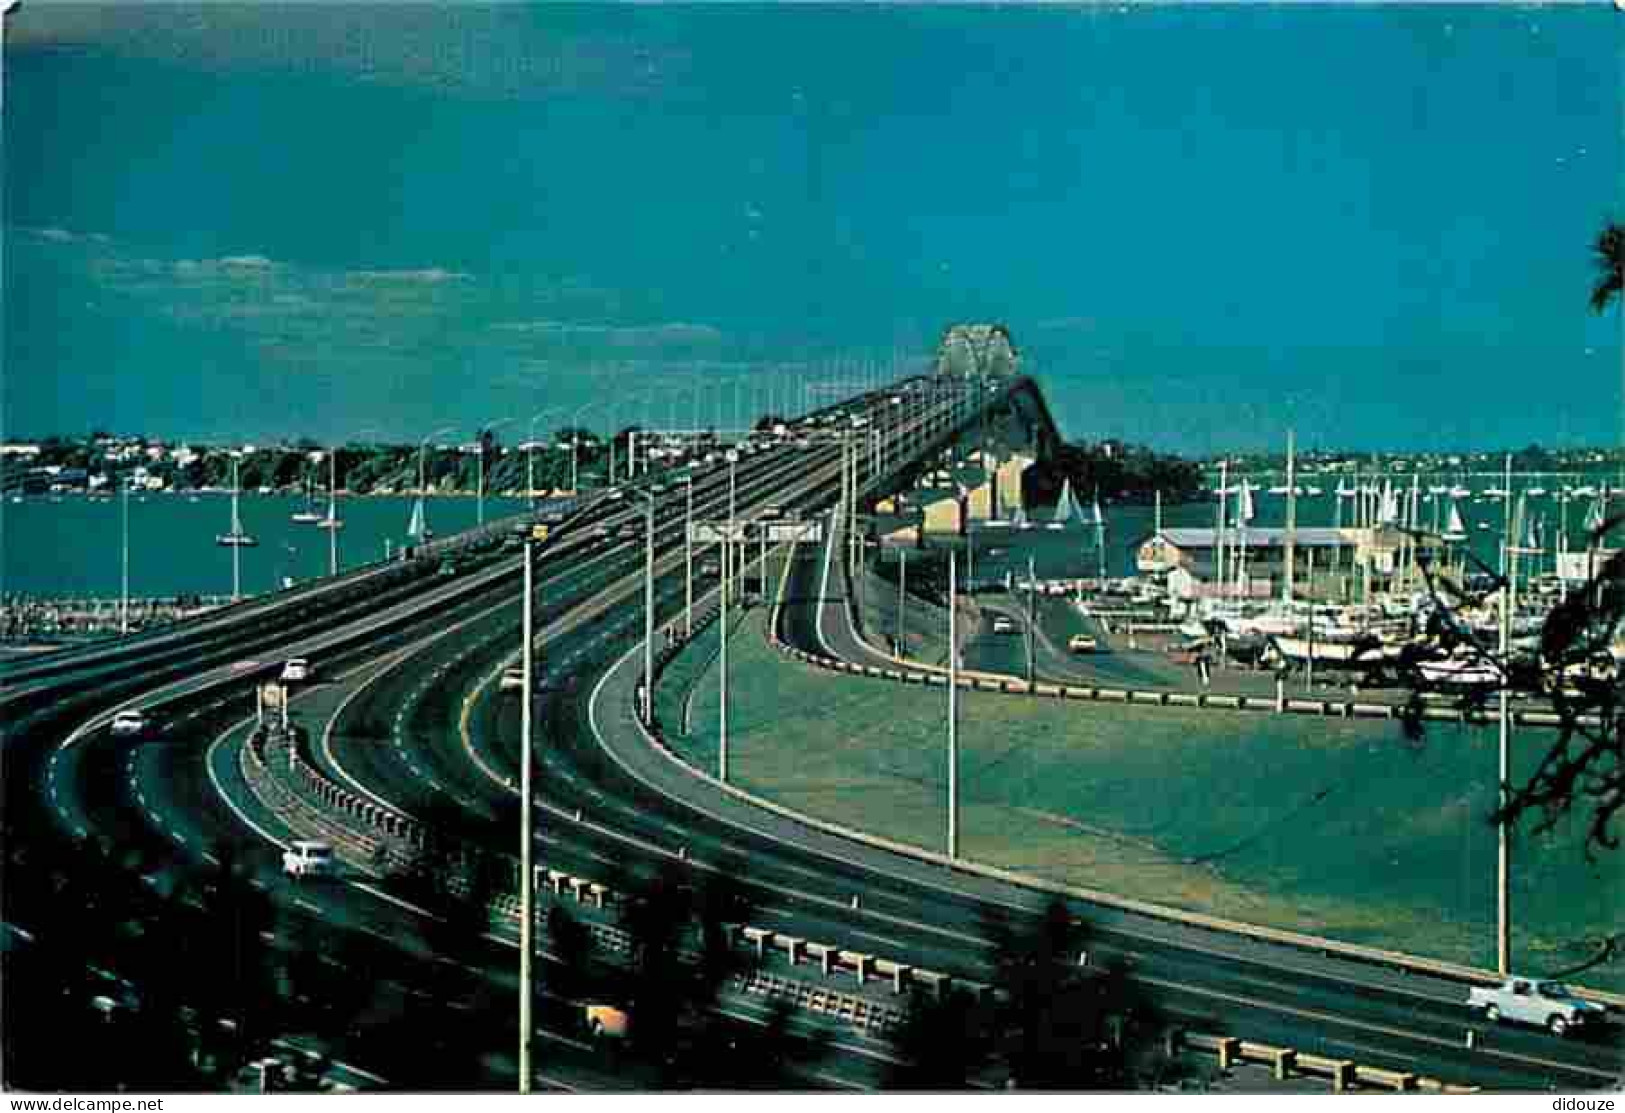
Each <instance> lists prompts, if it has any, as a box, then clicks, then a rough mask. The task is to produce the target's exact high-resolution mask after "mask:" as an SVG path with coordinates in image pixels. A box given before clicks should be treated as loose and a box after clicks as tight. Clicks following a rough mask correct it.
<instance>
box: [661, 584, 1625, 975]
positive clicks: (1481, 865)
mask: <svg viewBox="0 0 1625 1113" xmlns="http://www.w3.org/2000/svg"><path fill="white" fill-rule="evenodd" d="M766 614H767V611H766V609H765V608H757V609H754V610H752V611H751V612H750V613H749V615H748V617H747V618H746V619H745V620H744V625H743V627H742V628H741V629H739V630H738V633H739V634H740V636H739V637H737V638H734V639H732V640H731V642H730V648H729V653H730V661H731V668H730V700H731V703H730V733H731V741H730V765H731V772H732V775H733V779H734V781H735V783H736V784H738V785H739V786H740V787H742V788H744V789H746V790H747V791H751V792H755V793H758V794H760V795H763V796H766V797H768V798H771V799H774V800H777V801H779V802H781V803H783V804H785V805H787V806H789V807H792V808H795V809H798V810H800V811H804V812H806V813H808V814H811V815H815V816H818V817H821V818H824V819H827V820H831V821H834V822H837V823H843V824H848V825H851V826H854V827H859V828H862V829H864V830H867V831H870V832H872V833H874V834H877V835H882V836H885V837H887V838H891V839H896V840H899V841H903V842H911V843H914V844H916V845H920V846H924V847H929V848H931V849H933V850H940V849H942V847H943V843H944V834H945V830H944V829H945V823H946V811H945V806H944V802H943V790H944V785H945V782H946V776H945V761H944V756H945V755H944V752H943V751H944V736H945V715H946V695H945V693H943V692H941V691H931V690H924V689H919V688H914V687H903V686H900V685H897V684H893V683H890V682H885V681H878V680H859V679H853V678H847V677H837V676H835V675H832V674H829V673H826V672H823V671H822V670H819V669H816V668H813V667H812V666H808V665H803V664H801V663H799V662H796V661H792V660H789V659H786V658H783V657H781V656H779V655H778V654H777V653H776V652H774V651H773V650H772V648H771V647H769V646H768V645H767V644H766V642H765V640H764V639H763V636H762V623H763V621H764V619H765V617H766ZM714 648H715V635H714V632H708V633H707V635H706V637H705V638H702V639H699V640H698V641H697V642H696V644H695V645H694V646H692V647H690V649H689V650H687V651H685V653H684V655H683V656H682V657H681V658H680V659H679V660H678V661H677V662H675V663H674V666H673V670H672V671H671V672H670V673H668V676H669V677H670V678H672V679H673V680H677V681H679V683H680V680H681V678H682V676H683V672H682V670H683V669H684V668H687V669H690V670H693V669H695V668H698V667H699V666H700V665H702V664H708V663H711V662H712V661H713V650H714ZM679 683H667V684H664V685H663V686H662V687H663V690H662V692H661V694H660V699H661V700H662V701H667V700H672V699H674V698H680V697H679V696H677V690H678V689H679ZM963 696H964V698H963V699H962V701H961V728H960V748H961V770H960V783H961V785H962V792H963V797H962V800H961V824H962V826H961V834H960V838H961V849H962V853H963V854H965V855H966V856H967V857H970V858H972V859H975V860H978V861H982V862H986V863H989V864H993V865H999V866H1004V867H1008V868H1012V869H1018V870H1021V871H1023V872H1026V873H1030V874H1033V875H1035V876H1040V877H1046V878H1051V879H1054V880H1058V881H1066V882H1071V883H1075V884H1079V885H1087V886H1090V887H1093V888H1098V889H1103V890H1106V891H1109V892H1113V893H1118V894H1121V895H1123V896H1130V897H1136V898H1140V899H1145V900H1153V901H1157V902H1159V903H1164V904H1170V905H1176V906H1179V907H1182V908H1186V909H1192V910H1198V911H1204V912H1210V913H1213V914H1217V915H1221V916H1227V917H1232V918H1235V919H1239V920H1245V921H1248V922H1252V923H1259V924H1268V925H1271V926H1275V927H1281V928H1287V929H1291V930H1297V931H1304V932H1311V933H1315V934H1323V935H1327V936H1330V937H1332V938H1335V939H1340V940H1345V941H1348V942H1357V943H1365V944H1369V945H1373V946H1381V947H1391V948H1394V949H1398V950H1404V951H1408V952H1412V953H1416V954H1425V955H1433V956H1437V957H1442V958H1448V959H1453V960H1456V961H1462V962H1470V963H1473V964H1477V965H1493V960H1494V945H1493V936H1494V923H1495V881H1494V868H1495V858H1496V848H1495V833H1494V830H1493V829H1492V828H1491V827H1490V826H1489V824H1488V823H1487V821H1486V817H1487V816H1488V814H1489V811H1490V808H1491V805H1492V802H1493V796H1494V785H1493V778H1494V770H1495V749H1496V736H1495V732H1494V729H1493V728H1489V729H1484V728H1479V729H1469V728H1464V727H1458V726H1446V725H1443V724H1434V725H1433V726H1432V727H1431V728H1430V732H1429V734H1428V737H1427V739H1426V741H1425V743H1423V744H1422V745H1420V746H1416V745H1411V744H1408V743H1406V742H1405V741H1404V740H1403V738H1402V737H1401V736H1400V734H1399V731H1398V728H1397V727H1396V726H1394V725H1391V724H1387V723H1375V722H1360V721H1354V722H1344V721H1340V720H1321V719H1309V718H1304V717H1300V716H1282V717H1276V716H1271V715H1262V714H1257V713H1246V714H1242V713H1235V712H1219V711H1208V712H1201V711H1196V710H1186V709H1164V708H1146V707H1138V708H1130V707H1123V706H1115V705H1113V706H1105V705H1088V704H1075V703H1066V704H1061V703H1054V702H1050V701H1045V700H1025V699H1015V698H1011V697H999V696H996V695H992V694H986V693H964V694H963ZM666 706H667V704H665V703H664V702H662V707H666ZM663 719H664V721H666V722H667V723H668V724H672V726H671V729H670V731H669V733H670V737H671V739H672V742H673V745H674V746H676V747H677V748H678V749H679V751H680V752H682V753H683V754H684V755H685V756H686V757H688V758H689V759H690V760H691V761H693V762H694V763H695V764H697V765H698V766H699V767H701V768H703V769H707V770H714V769H715V768H716V731H717V688H716V684H715V672H714V666H713V667H711V668H708V669H707V675H706V676H705V677H704V679H703V681H702V683H701V684H700V686H699V688H698V693H697V695H696V697H695V700H694V707H693V724H692V727H693V729H692V733H691V734H689V735H688V736H686V737H683V736H679V735H678V733H677V730H676V724H677V723H678V722H680V718H679V717H678V716H677V715H676V714H675V713H673V712H672V711H666V712H664V713H663ZM1549 737H1550V736H1549V735H1547V734H1545V733H1537V732H1524V733H1521V734H1520V735H1519V736H1518V742H1517V748H1516V750H1515V758H1516V761H1515V768H1514V775H1515V776H1518V775H1520V770H1521V771H1522V772H1527V771H1528V769H1529V768H1531V767H1532V766H1533V764H1534V763H1535V761H1536V760H1537V759H1538V758H1539V756H1540V754H1541V752H1542V751H1543V748H1544V746H1545V744H1546V742H1547V741H1548V739H1549ZM1583 833H1584V828H1583V825H1582V824H1581V823H1580V822H1578V821H1576V822H1572V823H1567V824H1565V825H1563V826H1562V827H1560V828H1559V829H1558V830H1557V831H1555V832H1553V833H1552V834H1550V835H1548V836H1545V837H1542V838H1540V839H1538V840H1537V839H1534V838H1532V837H1529V836H1527V835H1523V836H1522V837H1520V838H1519V840H1518V842H1517V843H1516V849H1515V854H1514V862H1515V866H1514V874H1513V877H1514V898H1513V899H1514V925H1515V928H1516V935H1515V939H1514V953H1515V956H1517V965H1518V966H1519V967H1520V968H1522V969H1525V970H1528V971H1531V972H1534V973H1546V972H1555V971H1559V970H1562V969H1563V968H1565V967H1568V966H1572V965H1575V964H1577V963H1579V962H1580V961H1583V959H1584V958H1585V957H1587V956H1588V955H1589V954H1590V953H1591V950H1590V948H1588V947H1587V946H1586V945H1585V944H1584V941H1585V940H1594V939H1597V938H1600V937H1602V936H1605V935H1608V934H1611V933H1612V932H1613V931H1615V930H1617V910H1618V908H1619V906H1620V902H1621V897H1622V896H1625V884H1622V882H1625V859H1622V858H1621V857H1619V856H1618V855H1604V856H1602V858H1601V860H1600V862H1599V864H1597V865H1595V866H1593V865H1590V864H1588V863H1587V862H1586V861H1585V858H1584V856H1583V854H1582V850H1581V840H1582V838H1583ZM1580 980H1582V981H1583V982H1585V983H1586V984H1595V985H1599V986H1601V985H1607V986H1611V987H1615V988H1625V969H1621V968H1620V967H1618V966H1616V967H1614V968H1613V970H1611V971H1610V970H1609V969H1607V968H1601V969H1593V970H1591V971H1587V972H1586V973H1585V975H1584V976H1583V978H1582V979H1580Z"/></svg>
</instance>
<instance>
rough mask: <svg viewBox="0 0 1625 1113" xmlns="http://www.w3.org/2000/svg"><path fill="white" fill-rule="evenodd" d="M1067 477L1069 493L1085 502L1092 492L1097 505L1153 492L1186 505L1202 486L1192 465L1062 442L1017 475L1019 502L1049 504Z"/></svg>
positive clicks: (1147, 497) (1128, 449) (1143, 498)
mask: <svg viewBox="0 0 1625 1113" xmlns="http://www.w3.org/2000/svg"><path fill="white" fill-rule="evenodd" d="M1069 479H1070V480H1071V481H1072V491H1073V493H1074V494H1075V495H1076V496H1077V497H1078V498H1079V499H1081V500H1083V501H1085V502H1087V501H1088V500H1089V499H1090V498H1091V497H1092V496H1093V494H1094V492H1095V491H1097V490H1098V491H1099V492H1100V497H1101V500H1102V501H1103V502H1113V503H1149V502H1151V501H1152V500H1153V499H1154V498H1155V497H1156V492H1158V491H1161V492H1162V497H1163V499H1164V501H1166V502H1186V501H1190V500H1192V499H1195V498H1197V497H1199V494H1200V491H1201V487H1202V473H1201V469H1200V468H1199V467H1197V465H1196V464H1195V463H1193V462H1192V461H1189V460H1184V459H1181V458H1179V457H1177V456H1167V455H1163V454H1162V453H1159V452H1155V451H1153V450H1151V449H1149V448H1143V447H1141V446H1138V445H1125V444H1121V443H1118V442H1115V441H1103V442H1101V443H1099V444H1063V445H1061V446H1060V447H1059V448H1058V449H1057V450H1056V452H1055V454H1054V456H1053V457H1051V458H1050V459H1048V460H1041V461H1039V462H1038V463H1036V464H1034V465H1033V466H1032V467H1030V468H1028V469H1027V471H1026V472H1025V473H1023V475H1022V499H1023V500H1024V501H1025V502H1026V503H1027V504H1028V505H1029V506H1031V505H1034V504H1037V505H1046V504H1049V503H1053V502H1054V501H1055V500H1056V499H1058V498H1059V497H1060V495H1061V486H1062V484H1063V483H1064V482H1065V481H1066V480H1069Z"/></svg>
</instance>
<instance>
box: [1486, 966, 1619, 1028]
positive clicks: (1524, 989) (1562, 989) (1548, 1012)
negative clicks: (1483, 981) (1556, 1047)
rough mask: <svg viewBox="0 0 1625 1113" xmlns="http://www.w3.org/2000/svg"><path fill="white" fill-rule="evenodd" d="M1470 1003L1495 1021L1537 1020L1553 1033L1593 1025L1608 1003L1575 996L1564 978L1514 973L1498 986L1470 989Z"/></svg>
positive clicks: (1603, 1014) (1600, 1017)
mask: <svg viewBox="0 0 1625 1113" xmlns="http://www.w3.org/2000/svg"><path fill="white" fill-rule="evenodd" d="M1467 1007H1468V1008H1470V1009H1482V1010H1483V1012H1484V1019H1486V1020H1488V1021H1489V1022H1490V1023H1492V1024H1495V1023H1498V1022H1499V1021H1501V1020H1502V1019H1506V1020H1516V1021H1521V1022H1522V1023H1524V1024H1538V1025H1540V1026H1542V1027H1544V1028H1547V1029H1549V1030H1550V1031H1551V1033H1552V1034H1553V1035H1554V1036H1561V1035H1564V1034H1566V1033H1568V1032H1571V1031H1573V1030H1575V1029H1576V1028H1585V1027H1590V1026H1592V1025H1595V1024H1598V1023H1599V1022H1601V1021H1603V1020H1604V1019H1606V1017H1607V1016H1608V1007H1607V1006H1606V1005H1602V1004H1599V1003H1598V1002H1596V1001H1587V1000H1584V999H1583V998H1580V997H1577V996H1575V994H1574V992H1573V991H1572V990H1570V989H1569V987H1568V986H1566V985H1564V984H1563V983H1562V982H1549V981H1541V980H1539V979H1537V978H1519V977H1512V978H1508V979H1507V980H1506V981H1504V982H1502V983H1501V984H1500V985H1499V986H1495V987H1484V986H1479V987H1475V988H1474V989H1472V990H1469V991H1468V994H1467Z"/></svg>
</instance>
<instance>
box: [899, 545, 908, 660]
mask: <svg viewBox="0 0 1625 1113" xmlns="http://www.w3.org/2000/svg"><path fill="white" fill-rule="evenodd" d="M897 561H898V563H897V656H899V657H907V656H908V638H907V636H906V633H905V631H906V630H907V629H908V627H907V626H906V625H905V619H906V618H907V617H908V610H907V606H908V550H907V549H904V548H899V549H898V550H897Z"/></svg>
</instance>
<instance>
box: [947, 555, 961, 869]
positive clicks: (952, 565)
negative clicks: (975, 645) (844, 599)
mask: <svg viewBox="0 0 1625 1113" xmlns="http://www.w3.org/2000/svg"><path fill="white" fill-rule="evenodd" d="M954 556H955V554H954V551H953V550H952V549H950V550H948V857H949V858H951V859H952V858H958V857H959V623H958V620H957V618H956V615H957V613H958V610H959V608H958V607H957V606H956V605H955V603H954V595H955V592H956V590H957V588H958V583H957V582H956V581H957V579H958V567H957V565H956V562H955V560H954Z"/></svg>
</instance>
